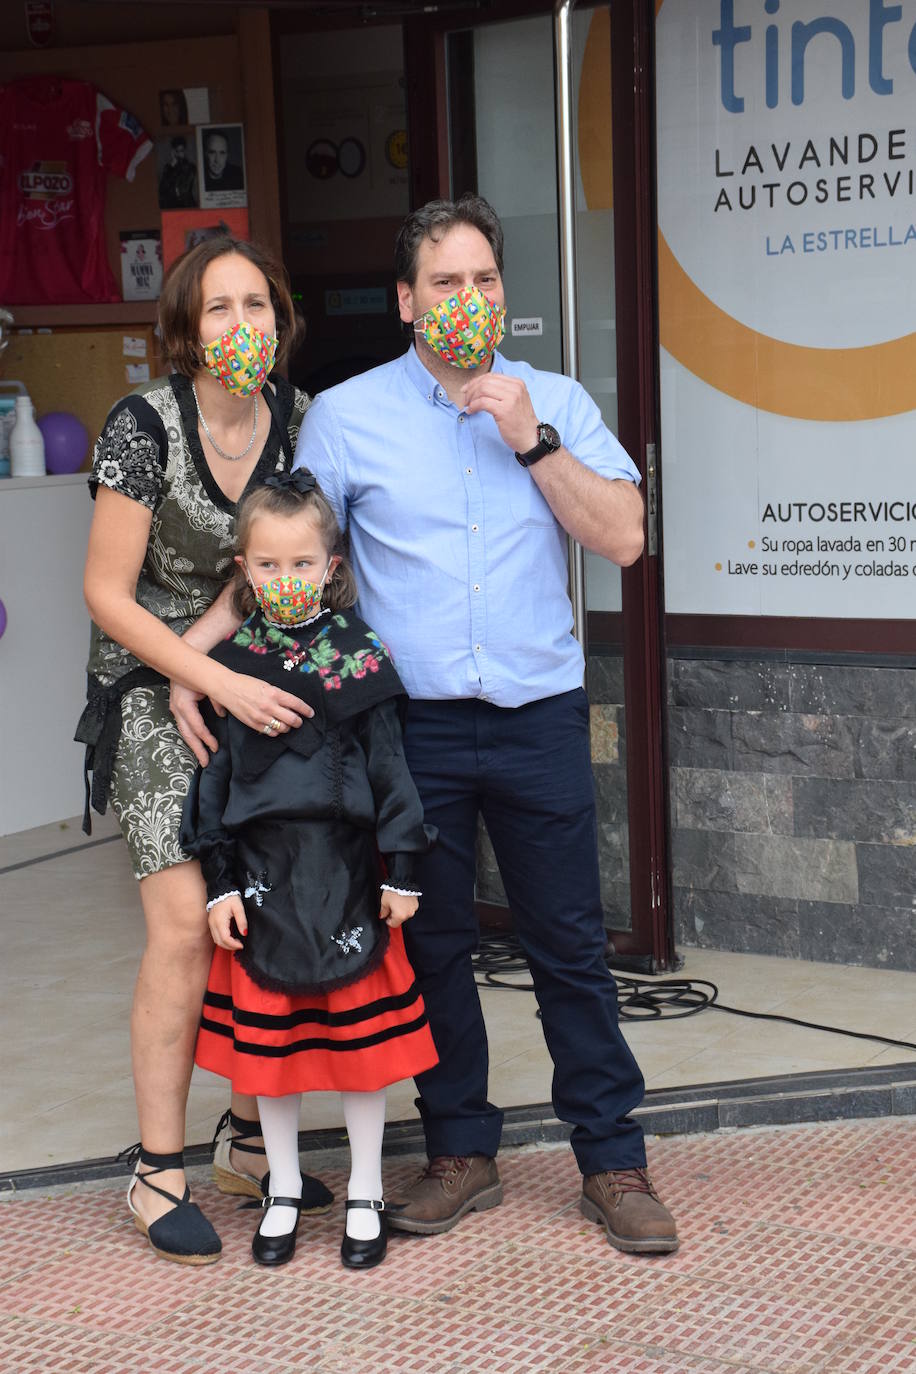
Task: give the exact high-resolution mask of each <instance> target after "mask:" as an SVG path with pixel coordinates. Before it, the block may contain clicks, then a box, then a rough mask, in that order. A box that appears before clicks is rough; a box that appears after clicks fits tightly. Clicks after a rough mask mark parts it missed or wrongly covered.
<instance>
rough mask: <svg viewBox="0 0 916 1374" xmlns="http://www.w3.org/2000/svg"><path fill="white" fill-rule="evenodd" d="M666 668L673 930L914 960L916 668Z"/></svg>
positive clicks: (865, 960)
mask: <svg viewBox="0 0 916 1374" xmlns="http://www.w3.org/2000/svg"><path fill="white" fill-rule="evenodd" d="M668 667H669V675H668V699H669V706H668V743H669V754H670V763H671V777H670V783H671V824H672V849H673V881H674V915H675V937H676V940H677V943H678V944H683V945H698V946H700V947H704V948H713V949H727V950H736V951H744V952H752V953H755V954H779V955H786V956H789V957H795V958H803V959H818V960H826V961H832V962H838V963H853V964H867V965H872V966H875V967H882V966H887V967H893V968H908V969H916V670H914V669H909V668H887V667H872V666H864V665H863V666H859V665H849V664H840V665H829V664H802V663H796V664H793V663H786V662H783V661H778V662H776V661H774V662H769V661H761V662H758V661H748V660H738V661H730V660H713V659H691V658H675V657H671V658H670V659H669V665H668ZM599 796H600V788H599Z"/></svg>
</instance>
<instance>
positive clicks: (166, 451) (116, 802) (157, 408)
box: [77, 374, 309, 878]
mask: <svg viewBox="0 0 916 1374" xmlns="http://www.w3.org/2000/svg"><path fill="white" fill-rule="evenodd" d="M274 384H275V389H276V398H277V401H278V403H279V405H278V407H277V412H278V414H279V415H280V416H281V417H282V418H283V420H284V422H285V427H286V429H287V431H288V433H289V438H290V443H291V446H292V448H293V449H294V448H295V446H296V439H297V438H298V435H299V426H300V424H301V423H302V417H303V415H304V414H305V412H306V410H307V408H308V405H309V398H308V397H307V396H306V395H305V393H304V392H301V391H297V390H296V389H294V388H293V387H291V386H290V385H289V384H288V383H287V382H285V381H283V379H282V378H276V379H274ZM287 466H288V459H287V458H286V456H285V454H284V450H283V446H282V444H281V440H280V434H279V431H278V429H277V425H276V423H275V424H273V425H272V426H271V430H270V434H269V436H268V439H267V442H266V444H265V445H264V451H263V453H262V455H261V458H260V460H259V461H258V464H257V466H256V468H255V470H254V472H253V473H252V475H251V480H250V482H249V484H248V489H250V488H251V487H253V486H257V485H258V484H259V483H260V482H262V481H263V480H264V478H265V477H267V476H269V475H270V473H272V472H278V471H282V470H284V469H285V468H286V467H287ZM100 485H101V486H106V487H110V488H111V489H112V490H113V491H118V492H121V493H122V494H123V495H125V496H129V497H130V498H131V499H132V500H135V501H139V502H140V503H141V504H142V505H144V506H146V507H147V508H148V509H149V510H151V511H152V513H153V522H152V526H151V528H150V535H149V543H148V545H147V550H146V557H145V559H144V561H143V567H142V568H141V570H140V576H139V578H138V579H137V601H138V602H139V604H140V605H141V606H143V607H144V608H145V609H146V610H148V611H150V612H151V613H152V614H153V615H155V616H157V617H158V619H160V620H161V621H163V623H164V624H166V625H168V626H169V628H170V629H172V630H174V631H175V632H176V634H183V633H184V631H185V630H186V629H187V628H188V626H189V625H191V624H193V622H194V621H195V620H197V619H198V618H199V617H200V616H201V615H203V613H204V611H206V610H207V608H208V607H209V606H210V605H211V603H212V602H213V601H214V600H215V598H216V596H217V595H218V594H219V592H220V590H221V589H222V587H223V585H224V583H225V581H226V579H227V577H228V576H229V573H230V571H231V568H232V555H233V551H234V538H235V514H236V504H235V503H234V502H232V501H230V500H228V499H227V497H226V496H225V495H224V494H223V492H222V491H221V490H220V488H219V486H218V485H217V483H216V482H215V481H214V479H213V476H212V474H211V472H210V469H209V467H208V466H207V462H206V459H205V457H204V453H203V449H202V447H201V444H200V438H199V435H198V432H197V408H196V405H195V401H194V396H193V393H192V391H191V383H190V381H189V380H188V379H187V378H186V377H183V376H181V375H179V374H173V375H172V376H171V377H169V378H167V379H159V380H157V381H154V382H151V383H150V385H149V386H148V387H146V388H144V390H143V391H142V392H140V393H135V394H133V395H130V396H127V397H125V398H124V400H122V401H120V402H119V403H118V405H117V406H116V407H115V408H114V410H113V411H112V412H111V414H110V415H109V417H108V420H107V422H106V424H105V428H104V430H103V431H102V433H101V435H100V437H99V439H98V442H97V443H96V446H95V452H94V455H93V462H92V471H91V473H90V477H89V487H90V491H91V492H92V495H93V497H94V496H95V493H96V491H97V489H98V487H99V486H100ZM88 669H89V675H90V679H89V680H90V706H91V705H92V701H93V694H95V699H96V701H98V700H99V696H98V694H99V692H100V690H101V691H102V692H103V693H104V692H105V691H106V690H108V692H109V694H110V695H111V696H112V697H113V698H114V703H115V704H114V707H113V709H114V710H116V711H117V710H118V708H120V718H121V729H120V737H119V738H118V740H117V748H116V751H115V753H114V756H113V763H112V765H111V776H110V787H106V786H104V785H103V786H102V788H101V789H97V788H96V787H95V786H93V805H94V806H95V807H96V809H98V810H104V805H105V800H106V796H105V793H106V792H107V794H108V797H109V798H110V800H111V803H112V805H113V807H114V809H115V813H116V815H117V817H118V820H119V822H120V825H121V829H122V831H123V833H124V838H125V839H126V841H127V845H128V849H129V851H130V856H131V860H132V863H133V866H134V872H135V874H136V876H137V877H138V878H145V877H147V876H148V875H149V874H151V873H158V872H159V871H160V870H161V869H163V868H170V867H171V866H172V865H173V864H179V863H184V862H186V861H187V859H188V858H189V856H188V855H187V854H186V853H185V852H184V850H183V849H182V848H181V846H180V845H179V843H178V831H179V827H180V824H181V808H182V805H183V802H184V798H185V795H186V794H187V790H188V784H189V781H190V778H191V775H192V773H193V772H194V768H195V766H196V761H195V759H194V756H193V754H192V753H191V751H190V749H188V747H187V745H186V744H185V743H184V741H183V740H182V738H181V736H180V735H179V733H178V730H177V728H176V726H175V723H174V720H173V719H172V716H171V715H170V713H169V706H168V697H169V690H168V686H167V684H165V683H153V684H151V685H143V686H136V687H133V688H132V689H131V690H129V691H126V692H125V693H124V695H123V696H120V697H118V692H117V688H118V683H119V682H121V681H122V680H123V679H124V678H125V677H126V675H127V674H128V673H134V674H135V675H137V670H140V669H142V665H141V664H140V663H139V661H138V660H137V659H136V658H135V657H134V656H133V655H132V654H130V653H128V652H127V650H126V649H124V648H122V646H121V645H120V644H117V643H116V642H115V641H114V640H113V639H111V637H110V636H109V635H107V634H105V632H104V631H103V630H101V629H100V628H99V627H98V626H97V625H95V624H94V625H93V626H92V638H91V645H90V653H89V665H88ZM81 725H82V722H81ZM77 737H78V738H85V736H84V735H79V734H78V736H77Z"/></svg>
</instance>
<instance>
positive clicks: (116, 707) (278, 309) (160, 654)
mask: <svg viewBox="0 0 916 1374" xmlns="http://www.w3.org/2000/svg"><path fill="white" fill-rule="evenodd" d="M159 323H160V333H161V347H162V351H163V355H164V357H165V359H166V361H167V363H168V364H169V365H170V366H171V368H172V372H171V375H170V376H169V377H168V378H167V379H165V380H162V379H160V380H158V381H155V382H152V383H150V385H148V386H147V387H146V388H144V390H143V392H142V393H141V394H132V395H130V396H127V397H125V398H124V399H123V400H122V401H120V402H119V403H118V405H116V406H115V408H114V410H113V411H112V412H111V414H110V416H109V417H108V420H107V422H106V425H105V429H104V430H103V432H102V434H101V436H100V438H99V440H98V443H97V444H96V448H95V454H94V458H93V465H92V472H91V475H90V478H89V485H90V490H91V492H92V494H93V496H94V498H95V511H94V516H93V522H92V528H91V531H90V536H89V552H88V557H87V562H86V575H85V583H84V590H85V596H86V603H87V605H88V607H89V612H90V615H91V616H92V620H93V627H92V641H91V649H90V658H89V703H88V705H87V708H86V710H85V712H84V714H83V718H82V719H81V721H80V726H79V729H78V731H77V738H78V739H80V740H82V741H83V742H85V743H86V744H87V746H88V747H87V811H86V823H87V827H88V808H89V801H90V795H91V801H92V805H93V806H94V807H95V809H96V810H98V811H101V812H104V809H105V804H106V801H107V800H108V799H109V798H110V800H111V803H112V805H113V807H114V809H115V812H116V814H117V816H118V820H119V822H120V825H121V829H122V832H123V834H124V837H125V839H126V841H127V845H128V849H129V851H130V856H131V861H132V863H133V867H134V872H135V874H136V876H137V878H138V879H139V882H140V899H141V902H142V905H143V912H144V917H145V920H146V932H147V944H146V949H145V952H144V955H143V959H142V962H141V964H140V971H139V974H138V977H137V986H136V991H135V996H134V1006H133V1013H132V1017H131V1043H132V1058H133V1071H134V1083H135V1088H136V1094H137V1112H138V1116H139V1120H140V1137H141V1154H140V1159H139V1161H138V1163H137V1171H136V1174H135V1175H134V1177H133V1178H132V1180H131V1185H130V1188H129V1190H128V1200H129V1202H130V1206H131V1211H132V1212H133V1213H134V1216H135V1218H136V1222H137V1225H138V1227H139V1229H140V1230H141V1231H143V1232H144V1234H146V1235H147V1236H148V1238H149V1240H150V1243H151V1245H152V1246H153V1248H154V1249H155V1250H156V1251H157V1253H158V1254H161V1255H163V1256H164V1257H165V1258H168V1259H174V1260H177V1261H179V1262H181V1263H186V1264H188V1263H190V1264H202V1263H208V1262H210V1261H212V1260H215V1259H216V1258H218V1255H219V1252H220V1242H219V1237H218V1236H217V1235H216V1232H215V1231H214V1230H213V1228H212V1226H211V1225H210V1223H209V1222H208V1221H207V1220H206V1218H205V1217H204V1216H203V1215H202V1214H201V1213H200V1212H199V1211H198V1209H197V1207H196V1206H195V1205H194V1204H193V1203H191V1202H190V1200H189V1197H190V1195H189V1192H188V1190H187V1188H186V1186H185V1179H184V1169H183V1161H182V1157H181V1150H182V1146H183V1144H184V1136H185V1107H186V1101H187V1094H188V1086H189V1082H190V1077H191V1067H192V1062H193V1055H194V1043H195V1038H196V1033H197V1025H198V1020H199V1016H200V1009H201V1002H202V998H203V992H204V988H205V986H206V981H207V971H208V968H209V964H210V954H211V950H212V945H211V942H210V935H209V931H208V928H207V916H206V893H205V888H204V884H203V879H202V878H201V874H200V868H199V865H198V864H197V863H196V862H194V861H191V860H190V857H189V856H188V855H187V854H186V853H184V851H183V850H182V849H181V847H180V845H179V842H178V832H179V826H180V822H181V809H182V804H183V801H184V797H185V794H186V792H187V789H188V783H189V780H190V777H191V775H192V773H193V771H194V767H195V763H196V761H197V760H199V761H200V762H201V763H203V764H206V762H207V752H206V749H204V748H203V746H202V745H201V744H200V742H199V739H197V738H195V736H200V737H202V738H203V739H204V740H205V741H206V743H207V744H208V745H209V747H210V748H211V749H213V748H215V747H216V740H215V739H214V738H213V736H212V735H211V734H209V732H208V731H207V730H206V729H204V728H202V721H201V719H200V716H199V712H198V711H197V707H196V702H197V701H198V700H199V699H200V698H201V697H203V696H207V697H209V698H210V699H211V700H212V701H213V702H214V703H215V704H216V706H217V709H222V710H223V711H230V712H231V713H232V715H234V716H236V717H237V718H238V719H239V720H241V721H244V722H245V724H247V725H250V726H252V727H253V728H254V729H257V730H262V731H263V732H264V733H265V734H270V735H278V734H280V733H283V732H285V731H287V730H291V729H296V728H297V727H298V726H299V725H300V724H301V719H302V717H303V716H309V715H311V714H312V712H311V710H310V708H309V707H308V706H307V705H306V704H305V703H304V702H303V701H302V700H301V699H300V698H299V697H297V696H295V695H294V694H292V693H289V692H284V691H281V690H279V689H278V688H275V687H270V686H268V685H267V684H266V683H264V682H262V681H260V680H259V679H257V678H254V677H249V676H247V675H244V674H241V673H233V672H230V671H228V670H227V669H225V668H223V667H221V666H220V665H219V664H217V663H216V662H215V661H214V660H213V659H210V658H207V657H206V654H205V653H202V652H200V651H199V649H197V648H196V647H195V622H196V621H197V620H198V619H199V617H200V616H201V615H203V613H204V612H205V611H207V610H208V608H211V609H210V614H209V615H208V617H207V623H208V626H209V633H208V634H207V635H206V636H205V638H206V643H205V645H204V647H205V648H209V647H210V646H211V644H212V643H213V642H214V626H216V627H217V632H218V630H219V629H221V630H222V633H228V632H229V630H230V629H231V628H234V626H235V624H236V623H237V617H236V616H235V615H234V612H233V611H232V610H231V607H230V603H229V596H228V588H226V591H225V593H224V594H223V595H220V593H221V592H222V591H223V588H224V585H225V583H226V580H227V578H228V576H229V573H230V572H231V570H232V567H233V564H232V550H233V546H234V530H235V511H236V505H237V502H238V501H239V499H240V498H241V496H242V494H243V493H244V492H245V491H246V490H247V489H249V488H250V487H252V486H255V485H257V484H258V483H259V482H261V481H262V480H263V479H264V478H265V477H267V476H269V475H270V474H271V473H273V472H277V471H282V470H286V469H288V467H289V465H290V462H291V459H292V451H293V447H294V446H295V442H296V437H297V435H298V432H299V425H300V423H301V421H302V417H303V415H304V414H305V411H306V408H307V406H308V404H309V401H308V397H307V396H306V395H305V394H304V393H302V392H300V391H297V390H295V389H294V388H293V387H291V386H290V385H289V384H288V383H287V382H285V381H284V380H283V378H281V377H278V376H273V377H272V378H271V380H270V381H269V382H268V381H267V375H268V373H269V372H270V369H271V367H272V366H273V364H274V361H276V362H277V363H281V364H282V363H283V362H284V361H285V359H286V358H287V357H288V356H289V353H290V350H291V348H292V345H293V344H294V342H295V338H296V333H297V322H296V317H295V312H294V309H293V303H292V300H291V298H290V294H289V288H288V285H287V280H286V274H285V272H284V271H283V269H282V267H280V266H279V265H277V264H275V263H274V262H273V261H272V260H271V259H270V257H269V256H268V255H267V254H266V253H265V252H263V251H262V250H261V249H259V248H257V247H256V246H255V245H253V244H250V243H245V242H242V241H238V240H234V239H231V238H228V237H220V238H213V239H208V240H207V241H206V242H204V243H202V244H200V245H198V246H197V247H196V248H193V249H192V250H191V251H190V252H189V253H186V254H185V255H184V256H183V257H182V258H180V259H179V260H178V261H177V262H176V263H175V264H174V265H173V266H172V268H171V269H170V271H169V273H168V274H167V276H166V279H165V281H164V283H163V288H162V295H161V298H160V303H159ZM214 602H216V603H217V604H215V605H213V603H214ZM169 680H171V681H172V682H173V684H177V685H176V686H175V689H174V699H173V703H172V707H171V711H172V713H173V714H174V715H175V719H174V720H173V719H172V714H170V704H169V685H168V684H169ZM176 721H177V724H176ZM189 721H193V726H192V727H191V728H189V726H188V722H189ZM185 740H187V741H188V743H187V744H186V743H185V742H184V741H185ZM189 746H190V747H189ZM89 769H91V770H92V774H93V776H92V786H91V794H90V791H89V783H88V770H89ZM231 1110H232V1117H231V1126H232V1129H233V1130H234V1132H235V1135H234V1137H233V1139H234V1141H235V1142H237V1143H234V1144H233V1147H232V1149H231V1150H229V1149H226V1148H225V1146H226V1144H227V1141H224V1142H223V1150H222V1155H221V1157H218V1159H217V1164H218V1166H219V1167H218V1168H217V1171H216V1173H217V1182H218V1184H219V1186H220V1187H221V1188H223V1189H224V1190H225V1191H231V1192H237V1193H251V1194H253V1195H255V1196H258V1197H260V1195H261V1181H260V1179H259V1178H257V1177H255V1176H254V1175H253V1174H252V1172H251V1167H252V1163H253V1161H252V1156H253V1155H254V1156H257V1155H262V1154H263V1147H262V1143H261V1140H260V1133H259V1127H258V1123H257V1109H256V1103H255V1100H254V1099H253V1098H249V1097H239V1096H234V1097H233V1101H232V1109H231ZM221 1124H222V1123H221ZM147 1175H149V1181H148V1182H147V1181H146V1176H147ZM140 1183H143V1186H137V1185H138V1184H140ZM305 1185H306V1193H305V1195H307V1196H308V1198H309V1200H310V1201H312V1203H313V1207H312V1210H326V1209H327V1207H328V1206H329V1205H330V1202H331V1196H330V1194H329V1193H328V1192H327V1189H325V1188H324V1186H323V1185H322V1184H320V1183H319V1182H318V1181H317V1180H308V1179H306V1180H305Z"/></svg>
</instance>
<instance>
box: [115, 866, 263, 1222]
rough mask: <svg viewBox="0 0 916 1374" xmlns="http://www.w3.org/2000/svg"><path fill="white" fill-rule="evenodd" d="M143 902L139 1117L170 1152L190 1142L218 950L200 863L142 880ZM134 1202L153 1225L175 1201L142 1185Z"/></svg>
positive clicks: (175, 1177)
mask: <svg viewBox="0 0 916 1374" xmlns="http://www.w3.org/2000/svg"><path fill="white" fill-rule="evenodd" d="M140 900H141V902H142V904H143V914H144V917H145V918H146V949H145V950H144V953H143V958H142V960H141V962H140V970H139V972H138V974H137V984H136V988H135V990H134V1005H133V1011H132V1013H131V1023H130V1027H131V1057H132V1060H133V1071H134V1088H135V1091H136V1095H137V1116H138V1119H139V1122H140V1139H141V1141H142V1142H143V1144H144V1146H145V1147H146V1149H148V1150H151V1151H153V1152H154V1153H155V1154H171V1153H173V1152H174V1151H177V1150H181V1149H182V1148H183V1147H184V1135H185V1109H186V1107H187V1100H188V1087H189V1085H190V1081H191V1069H192V1067H193V1064H194V1046H195V1043H196V1040H197V1027H198V1023H199V1021H200V1009H201V1005H202V1003H203V995H204V990H205V988H206V985H207V974H208V972H209V969H210V959H211V957H212V954H213V941H212V939H211V938H210V932H209V930H208V928H207V918H206V903H207V895H206V889H205V887H204V882H203V878H202V877H201V872H200V865H199V864H198V863H196V862H190V863H183V864H177V865H175V866H174V867H173V868H166V869H163V870H162V871H161V872H159V873H153V874H151V875H150V876H149V877H147V878H143V879H141V881H140ZM241 1100H242V1101H250V1102H254V1099H253V1098H249V1099H244V1098H243V1099H241ZM253 1114H254V1115H256V1111H255V1113H253ZM141 1172H145V1170H143V1168H142V1166H141ZM155 1182H156V1183H157V1185H158V1186H159V1187H160V1188H166V1189H168V1191H169V1192H171V1193H175V1194H176V1195H177V1196H178V1197H180V1196H181V1194H182V1192H183V1191H184V1186H185V1179H184V1173H183V1171H182V1170H180V1169H171V1170H169V1171H168V1172H167V1173H163V1174H159V1175H157V1177H156V1180H155ZM132 1200H133V1204H134V1206H135V1207H136V1208H137V1210H138V1211H139V1212H140V1213H141V1215H142V1217H143V1219H144V1221H146V1223H147V1225H149V1224H150V1223H151V1222H153V1221H155V1220H156V1219H157V1218H158V1217H160V1216H162V1215H163V1214H164V1213H165V1212H167V1211H169V1210H170V1208H171V1206H172V1204H171V1203H170V1202H168V1201H167V1200H166V1199H165V1198H161V1197H159V1195H158V1193H154V1192H152V1191H151V1190H150V1189H149V1188H144V1187H142V1186H138V1187H135V1188H134V1190H133V1199H132Z"/></svg>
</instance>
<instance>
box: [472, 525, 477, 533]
mask: <svg viewBox="0 0 916 1374" xmlns="http://www.w3.org/2000/svg"><path fill="white" fill-rule="evenodd" d="M471 529H472V530H473V531H474V533H475V534H476V533H477V526H476V525H472V526H471Z"/></svg>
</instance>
